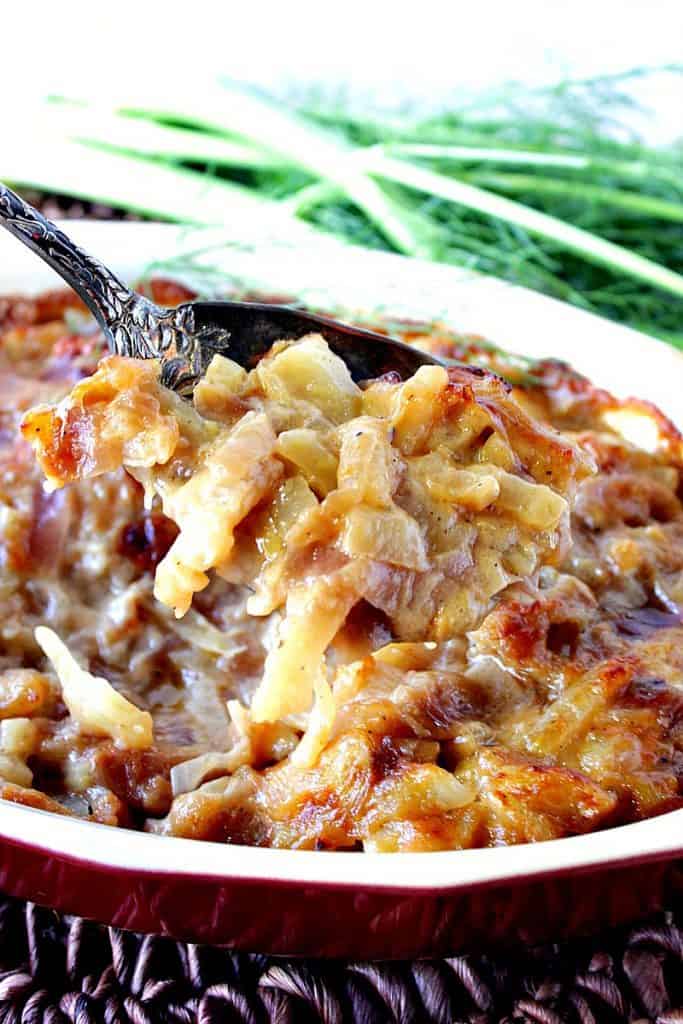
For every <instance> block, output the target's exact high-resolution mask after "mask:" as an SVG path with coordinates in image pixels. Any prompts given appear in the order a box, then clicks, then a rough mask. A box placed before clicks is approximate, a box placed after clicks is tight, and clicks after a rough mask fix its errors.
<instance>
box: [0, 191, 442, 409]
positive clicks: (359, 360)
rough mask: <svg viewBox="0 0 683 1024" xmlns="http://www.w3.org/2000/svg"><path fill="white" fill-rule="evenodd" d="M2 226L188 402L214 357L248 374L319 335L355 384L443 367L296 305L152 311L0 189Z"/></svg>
mask: <svg viewBox="0 0 683 1024" xmlns="http://www.w3.org/2000/svg"><path fill="white" fill-rule="evenodd" d="M0 224H1V225H2V226H3V227H5V228H7V230H8V231H9V232H11V234H13V235H14V236H15V238H18V239H19V241H20V242H23V243H24V245H26V246H28V248H29V249H32V250H33V252H35V253H36V254H37V255H38V256H40V258H41V259H42V260H44V261H45V262H46V263H47V264H49V266H50V267H52V269H53V270H55V271H56V272H57V273H58V274H59V275H60V276H61V277H63V278H64V280H65V281H66V282H67V284H69V285H70V286H71V287H72V288H73V290H74V291H75V292H76V293H77V294H78V295H79V296H80V298H81V299H82V300H83V302H84V303H85V304H86V306H87V307H88V308H89V309H90V311H91V312H92V314H93V316H94V317H95V319H96V320H97V322H98V323H99V325H100V326H101V328H102V330H103V331H104V335H105V338H106V340H107V344H108V346H109V349H110V350H111V351H112V352H114V353H116V354H118V355H122V356H132V357H135V358H138V359H159V360H161V364H162V376H161V379H162V381H163V383H164V384H165V385H166V386H167V387H170V388H172V389H173V390H175V391H178V392H180V393H181V394H183V395H185V396H189V395H191V393H192V390H193V388H194V385H195V384H196V382H197V381H198V380H199V379H200V378H201V377H202V375H203V374H204V372H205V370H206V368H207V367H208V365H209V363H210V362H211V359H212V358H213V356H214V355H216V354H220V355H223V356H227V357H228V358H230V359H233V360H234V361H235V362H237V363H239V364H240V366H243V367H245V369H251V368H252V367H253V366H255V364H256V363H257V362H258V361H259V359H260V358H261V356H262V355H263V354H264V353H265V352H267V351H268V349H269V348H270V347H271V345H272V344H273V342H275V341H278V340H280V339H282V340H292V341H293V340H296V339H297V338H302V337H304V336H305V335H306V334H311V333H315V334H321V335H322V336H323V338H324V339H325V341H326V342H327V344H328V345H329V347H330V349H331V350H332V351H333V352H335V353H336V354H337V355H338V356H340V357H341V358H342V359H343V360H344V362H345V363H346V365H347V366H348V368H349V371H350V373H351V376H352V377H353V379H354V380H355V381H357V382H361V381H365V380H372V379H374V378H376V377H381V376H383V375H384V374H386V373H397V374H398V375H399V376H400V378H401V379H403V380H405V379H406V378H408V377H410V376H412V374H414V373H415V371H416V370H417V369H418V368H419V367H420V366H423V365H425V364H427V363H432V364H436V365H445V364H444V363H442V361H441V360H439V359H437V358H436V357H434V356H431V355H428V354H427V353H425V352H420V351H419V350H418V349H415V348H412V347H411V346H410V345H406V344H404V343H403V342H401V341H396V340H395V339H394V338H387V337H385V336H384V335H381V334H374V333H373V332H372V331H365V330H363V329H362V328H360V327H352V326H351V325H350V324H344V323H341V322H340V321H338V320H331V319H329V318H328V317H324V316H317V315H316V314H313V313H305V312H303V311H302V310H300V309H297V308H295V307H293V306H278V305H271V304H268V303H261V302H228V301H222V302H202V301H196V302H184V303H182V304H181V305H179V306H176V307H174V308H173V309H165V308H163V307H162V306H157V305H155V303H153V302H151V301H150V300H149V299H147V298H145V297H144V296H143V295H139V294H138V293H137V292H134V291H132V290H131V289H130V288H128V286H127V285H125V284H124V283H123V282H122V281H121V280H120V279H119V278H118V277H117V276H116V275H115V274H113V273H112V272H111V270H109V269H108V268H107V267H105V266H104V264H103V263H100V262H99V260H96V259H95V258H94V257H93V256H90V255H88V253H86V252H84V251H83V249H81V248H80V247H79V246H77V245H76V244H75V243H74V242H73V241H72V240H71V239H70V238H69V237H68V235H66V234H65V233H64V232H63V231H62V230H61V229H60V228H58V227H57V225H56V224H53V223H52V222H51V221H49V220H47V218H45V217H43V215H42V214H41V213H40V212H39V211H38V210H36V209H35V208H34V207H33V206H31V205H30V204H29V203H27V202H25V201H24V200H23V199H22V198H21V196H18V195H17V194H16V192H13V191H12V190H11V189H9V188H7V186H6V185H3V184H2V183H0Z"/></svg>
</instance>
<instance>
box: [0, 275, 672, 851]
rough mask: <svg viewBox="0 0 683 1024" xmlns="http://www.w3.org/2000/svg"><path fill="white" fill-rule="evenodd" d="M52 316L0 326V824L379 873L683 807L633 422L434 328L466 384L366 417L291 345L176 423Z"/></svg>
mask: <svg viewBox="0 0 683 1024" xmlns="http://www.w3.org/2000/svg"><path fill="white" fill-rule="evenodd" d="M156 287H157V290H159V289H162V290H163V291H164V292H165V293H166V294H165V295H164V296H163V300H165V301H168V298H169V294H168V293H169V292H170V293H173V291H174V287H173V286H171V285H169V284H165V285H164V284H163V283H158V284H157V285H156ZM178 297H180V296H178ZM70 301H71V300H67V299H66V298H65V297H62V296H46V297H44V298H43V299H42V300H39V301H38V302H23V303H22V302H21V301H20V300H14V301H9V300H8V301H6V302H5V303H4V306H3V305H2V304H0V317H2V319H1V320H0V331H1V334H0V360H1V363H0V380H1V381H2V384H3V388H4V402H3V409H2V423H1V424H0V429H1V430H2V434H1V438H0V443H1V447H0V459H1V460H2V486H1V488H0V547H1V550H2V556H3V559H2V571H1V573H0V600H1V601H2V607H3V611H4V615H3V620H2V623H1V624H0V718H1V719H2V724H1V726H0V779H1V780H2V781H1V782H0V795H2V796H4V797H5V798H6V799H11V800H15V801H18V802H22V803H27V804H30V805H32V806H38V807H44V808H48V809H52V810H55V811H57V812H59V813H66V814H77V815H81V816H84V817H89V818H92V819H93V820H96V821H101V822H106V823H109V824H112V825H120V826H124V827H130V828H143V829H146V830H148V831H154V832H161V833H165V834H171V835H181V836H189V837H196V838H204V839H212V840H218V841H224V842H233V843H247V844H255V845H270V846H278V847H295V848H315V849H366V850H373V851H393V850H435V849H458V848H463V847H472V846H486V845H501V844H502V845H504V844H509V843H519V842H529V841H538V840H541V839H548V838H554V837H558V836H563V835H569V834H576V833H581V832H586V831H590V830H593V829H597V828H603V827H607V826H609V825H614V824H617V823H622V822H625V821H630V820H634V819H638V818H642V817H646V816H649V815H653V814H660V813H662V812H664V811H666V810H670V809H672V808H675V807H678V806H682V805H683V801H682V800H681V795H680V790H681V786H680V779H681V773H682V769H681V764H682V761H681V749H682V746H683V724H682V722H683V718H682V717H681V714H680V711H681V708H682V707H683V705H682V703H681V695H682V694H683V624H682V623H681V618H680V611H681V605H682V604H683V506H682V504H681V467H682V466H683V441H682V439H681V436H680V435H679V434H678V432H677V431H676V429H675V428H674V427H673V425H672V424H670V423H669V422H668V421H667V420H665V418H664V417H663V416H662V415H661V414H659V413H658V412H657V411H656V410H655V409H653V408H652V407H650V406H648V405H647V404H646V403H641V402H636V401H630V402H619V401H617V400H615V399H614V398H612V397H611V396H610V395H609V394H607V393H606V392H604V391H601V390H598V389H596V388H595V387H593V386H592V385H590V384H589V383H588V382H587V381H585V380H584V379H583V378H581V377H579V376H578V375H576V374H575V373H573V372H572V371H571V370H570V369H568V368H567V367H566V366H563V365H561V364H558V363H555V362H552V361H547V362H543V363H539V364H538V365H537V366H535V367H534V373H533V376H528V375H521V376H520V375H519V374H518V373H517V371H516V369H515V362H514V360H512V359H511V360H510V363H509V364H507V363H506V361H505V358H504V357H502V356H500V355H498V356H493V355H492V354H491V353H490V352H489V351H488V350H486V349H484V348H482V347H480V346H479V345H478V344H477V343H476V341H471V342H467V341H463V339H459V338H457V337H456V336H454V335H452V334H449V333H448V332H447V331H444V330H443V329H438V328H435V329H434V330H433V331H432V332H431V333H429V334H427V333H425V334H422V335H420V337H419V342H420V344H423V345H425V346H427V347H431V348H432V350H434V351H438V352H439V353H441V354H445V355H453V356H457V357H458V358H459V359H463V358H464V359H465V360H467V361H471V362H473V363H478V364H481V363H484V364H488V365H485V366H484V368H482V367H481V366H479V365H473V366H471V367H462V366H454V367H452V368H451V369H449V370H445V369H442V368H439V367H433V366H425V367H423V368H421V369H420V370H419V371H418V372H417V373H416V374H415V376H414V377H413V378H411V379H410V380H408V381H406V382H401V381H399V380H398V379H393V378H392V377H387V378H382V379H380V380H376V381H371V382H368V383H367V384H365V385H364V386H363V387H358V386H357V385H356V384H354V382H353V381H352V380H351V378H350V376H349V374H348V371H347V370H346V368H345V366H344V364H343V363H342V362H341V361H340V360H339V359H338V358H336V357H335V356H334V355H333V354H332V353H331V352H330V351H329V350H328V348H327V346H326V344H325V342H324V341H323V340H322V339H321V338H320V337H317V336H309V337H307V338H305V339H302V340H301V341H299V342H296V343H286V344H285V343H278V344H277V345H275V346H274V348H273V349H272V350H271V352H270V353H269V354H268V355H267V356H266V357H265V358H264V359H263V360H262V361H261V362H260V363H259V364H258V366H257V367H256V368H255V369H254V370H252V371H251V372H250V373H247V372H245V371H244V370H243V369H242V368H240V367H238V366H237V365H236V364H234V363H232V362H230V361H229V360H227V359H224V358H222V357H215V359H214V361H213V363H212V364H211V366H210V368H209V371H208V373H207V375H206V377H205V379H204V380H203V381H202V382H201V383H200V385H199V386H198V387H197V389H196V391H195V395H194V402H193V404H189V403H186V402H183V401H182V400H180V399H179V398H177V397H176V396H174V395H173V394H171V393H170V392H168V391H167V390H166V389H164V388H163V387H161V386H160V384H159V380H158V366H157V365H156V364H155V363H153V362H148V361H147V362H142V361H135V360H128V359H123V358H120V357H112V356H105V357H104V358H100V357H102V354H103V349H102V339H101V337H100V336H99V335H98V334H97V333H96V332H95V331H94V328H91V327H90V326H89V323H88V321H87V319H86V318H85V317H84V316H83V315H82V314H80V313H78V312H74V311H73V310H67V309H66V308H65V307H66V305H67V304H68V302H70ZM405 333H406V334H407V335H410V334H411V333H412V332H411V331H410V329H409V328H408V327H406V332H405ZM494 370H498V371H500V372H501V373H503V374H504V375H505V377H508V378H509V379H511V380H512V381H513V383H514V387H513V386H511V385H510V384H508V383H507V382H506V380H504V379H503V377H501V376H499V375H498V374H497V373H496V372H493V371H494ZM27 442H28V443H27ZM29 445H30V446H32V447H33V449H34V452H35V454H36V455H37V458H38V462H39V463H40V466H41V468H42V471H43V474H44V478H45V483H44V482H43V479H42V478H41V473H40V472H39V470H38V467H37V465H36V462H35V460H34V458H33V454H32V453H31V449H30V447H29Z"/></svg>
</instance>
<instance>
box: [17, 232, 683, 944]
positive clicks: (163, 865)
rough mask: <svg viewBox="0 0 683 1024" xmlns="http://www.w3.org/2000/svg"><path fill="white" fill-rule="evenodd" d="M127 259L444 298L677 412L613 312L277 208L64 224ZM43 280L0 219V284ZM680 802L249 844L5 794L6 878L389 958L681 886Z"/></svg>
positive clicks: (343, 289) (279, 288)
mask: <svg viewBox="0 0 683 1024" xmlns="http://www.w3.org/2000/svg"><path fill="white" fill-rule="evenodd" d="M69 230H70V231H72V233H73V234H74V236H75V237H76V239H77V240H78V241H80V242H81V243H82V244H83V245H84V246H86V247H87V248H89V249H90V250H91V251H93V252H97V253H98V254H99V255H101V256H102V257H103V258H104V259H105V260H106V261H107V262H108V263H110V265H112V266H113V267H114V268H116V269H117V270H118V271H119V272H121V273H123V274H127V275H128V276H135V275H136V274H138V273H139V272H140V271H142V270H144V268H145V267H146V266H148V265H149V264H150V263H151V262H153V261H156V260H158V259H159V258H160V257H165V258H169V257H172V256H174V255H175V254H176V253H178V252H179V251H181V250H183V249H185V250H190V251H195V252H196V251H197V250H202V251H205V253H206V258H207V259H209V260H210V262H211V263H212V265H213V266H214V267H215V266H216V265H219V266H220V267H221V268H222V269H223V270H224V271H225V273H226V275H228V276H229V277H230V278H232V279H238V280H239V281H240V282H242V283H243V284H244V285H246V286H247V287H249V288H261V289H263V290H267V291H268V292H269V293H271V294H287V295H292V294H296V295H298V296H300V297H301V298H302V299H303V300H304V301H306V300H307V301H309V302H312V303H314V304H317V305H320V306H323V307H326V308H341V309H343V308H346V309H348V310H362V311H365V312H369V311H373V310H374V311H381V312H383V313H387V314H388V313H390V314H392V315H394V316H410V317H414V318H428V317H431V318H433V317H438V318H440V319H443V320H446V321H447V322H450V323H452V324H453V326H454V327H457V328H458V329H460V330H462V331H467V332H476V333H479V334H483V335H485V336H487V337H489V338H491V339H492V340H494V341H495V342H497V343H498V344H500V345H502V346H503V347H507V348H510V349H511V350H517V351H522V352H525V353H527V354H529V355H541V354H543V355H546V354H552V355H555V356H559V357H561V358H565V359H568V360H571V361H572V362H573V363H574V365H575V366H576V367H577V368H578V369H579V370H581V371H583V372H585V373H587V374H588V375H589V376H591V377H592V378H593V379H594V380H595V381H596V382H597V383H600V384H604V385H606V386H608V387H609V388H610V389H611V390H613V391H615V392H617V393H620V394H627V393H637V394H638V395H639V396H641V397H644V398H649V399H651V400H654V401H656V402H657V403H658V404H659V405H660V406H662V407H663V408H664V410H665V411H666V412H667V413H668V414H669V415H670V416H672V417H673V418H674V419H675V418H676V416H677V412H678V409H677V405H678V402H679V396H680V393H681V384H682V383H683V361H682V360H681V358H680V356H679V355H678V354H677V353H676V352H674V351H673V350H671V349H669V348H667V347H666V346H664V345H662V344H661V343H659V342H657V341H654V340H651V339H646V338H644V337H643V336H642V335H638V334H636V333H635V332H633V331H630V330H628V329H626V328H622V327H619V326H617V325H614V324H609V323H606V322H603V321H601V320H599V319H597V318H595V317H592V316H590V315H589V314H586V313H583V312H581V311H579V310H576V309H571V308H569V307H566V306H564V305H562V304H561V303H558V302H555V301H553V300H550V299H545V298H542V297H540V296H537V295H535V294H533V293H530V292H527V291H525V290H524V289H519V288H514V287H511V286H509V285H506V284H503V283H502V282H498V281H492V280H490V279H485V278H480V277H472V276H471V275H463V274H460V273H458V272H457V271H454V270H453V269H452V268H447V267H441V266H435V265H430V264H422V263H420V262H418V261H409V260H405V259H403V258H401V257H394V256H388V255H384V254H377V253H365V252H356V251H351V250H349V248H347V247H345V246H342V245H341V244H339V243H334V242H320V241H319V240H317V239H313V238H312V237H309V236H308V235H307V234H306V232H302V236H301V240H300V242H297V243H296V244H295V245H292V244H291V243H287V244H285V243H283V242H281V241H280V240H279V239H278V238H277V235H276V234H275V235H273V233H272V226H266V225H258V224H256V225H255V224H254V223H253V221H251V222H250V223H249V225H241V224H239V223H236V225H235V231H234V235H233V239H232V242H231V244H229V245H228V244H226V242H225V240H224V239H223V238H222V237H221V236H220V234H219V233H217V232H213V231H208V232H207V231H204V232H200V233H197V232H193V233H192V234H191V235H188V234H187V232H186V231H182V230H180V229H177V228H174V227H170V226H160V225H148V224H95V223H85V222H83V223H81V224H73V223H72V224H70V225H69ZM52 283H53V280H52V279H51V278H50V277H49V276H48V272H47V271H45V269H44V268H43V266H42V265H41V264H40V263H39V262H38V261H36V260H33V259H31V257H30V256H29V255H28V254H25V253H24V252H23V251H22V250H20V248H19V247H18V246H17V245H16V243H14V242H13V241H12V240H11V239H9V238H5V237H2V238H0V294H2V293H4V292H9V291H17V290H21V291H25V292H30V291H38V290H40V289H41V288H44V287H47V286H49V285H51V284H52ZM681 855H683V811H674V812H671V813H669V814H664V815H662V816H660V817H658V818H654V819H651V820H649V821H644V822H640V823H637V824H631V825H626V826H622V827H618V828H614V829H612V830H608V831H604V832H598V833H595V834H590V835H584V836H579V837H574V838H568V839H559V840H554V841H552V842H541V843H536V844H532V845H527V846H517V847H501V848H492V849H483V850H465V851H453V852H444V853H423V854H407V853H399V854H361V853H333V852H304V851H289V850H270V849H253V848H248V847H242V846H237V845H223V844H217V843H208V842H196V841H189V840H185V839H177V838H167V837H161V836H156V835H148V834H144V833H139V832H130V831H126V830H123V829H121V830H119V829H114V828H108V827H106V826H103V825H96V824H91V823H88V822H85V821H81V820H79V819H76V818H68V817H60V816H57V815H53V814H50V813H47V812H44V811H40V810H34V809H32V808H28V807H23V806H19V805H15V804H12V803H7V802H3V801H0V889H2V890H3V891H5V892H7V893H10V894H12V895H14V896H18V897H21V898H23V899H27V900H32V901H35V902H37V903H41V904H45V905H49V906H53V907H56V908H58V909H59V910H62V911H67V912H71V913H75V914H78V915H81V916H83V917H86V918H92V919H95V920H98V921H101V922H105V923H110V924H113V925H116V926H118V927H123V928H130V929H135V930H138V931H146V932H156V933H163V934H166V935H170V936H173V937H175V938H178V939H185V940H191V941H195V942H208V943H221V944H226V945H230V946H234V947H237V948H240V949H245V950H258V951H261V952H271V953H281V954H289V955H297V954H299V955H302V956H304V955H305V956H353V957H354V958H359V957H368V958H397V957H417V956H429V955H433V954H448V953H452V952H455V951H457V950H459V949H462V948H464V947H467V948H469V949H472V948H475V947H476V946H477V945H478V944H481V945H484V944H485V945H486V946H487V947H490V946H491V944H492V943H494V942H501V943H511V942H515V941H523V942H525V943H530V942H534V941H537V940H542V939H543V938H547V937H550V936H552V937H554V938H557V939H559V938H561V937H563V936H566V935H570V934H575V933H580V932H582V931H593V930H595V929H597V928H600V927H603V926H607V925H611V924H615V923H618V922H624V921H627V920H634V919H636V918H637V917H639V916H641V915H643V914H645V913H647V912H648V911H650V910H652V909H654V908H657V907H659V906H661V905H663V904H664V903H665V902H666V901H667V900H670V898H671V895H672V892H673V890H674V889H676V888H677V887H679V886H680V885H681V882H682V879H681V871H680V866H679V858H680V857H681Z"/></svg>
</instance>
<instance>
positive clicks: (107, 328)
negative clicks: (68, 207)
mask: <svg viewBox="0 0 683 1024" xmlns="http://www.w3.org/2000/svg"><path fill="white" fill-rule="evenodd" d="M0 225H2V227H4V228H7V230H8V231H10V232H11V233H12V234H13V235H14V236H15V238H18V239H19V241H20V242H23V243H24V245H26V246H28V248H29V249H31V250H33V252H35V253H37V254H38V256H40V258H41V259H42V260H44V261H45V262H46V263H47V264H49V265H50V266H51V267H52V269H53V270H56V271H57V273H58V274H59V275H60V276H61V277H63V278H64V280H65V281H66V282H67V284H69V285H71V287H72V288H73V289H74V291H75V292H76V293H77V294H78V295H79V296H80V297H81V299H83V301H84V302H85V304H86V305H87V306H88V308H89V309H90V311H91V312H92V314H93V316H94V317H95V319H96V320H97V321H98V323H99V324H100V326H101V327H102V329H103V330H104V333H105V336H106V339H107V343H108V345H109V348H110V349H111V350H112V351H113V352H116V353H117V354H118V355H123V356H136V357H138V358H161V357H162V356H163V357H164V359H165V360H167V359H171V360H174V362H186V360H187V356H188V355H189V352H188V348H191V347H192V346H191V345H189V338H190V336H191V334H192V323H191V322H190V321H191V320H192V310H191V309H190V308H187V307H186V308H183V307H180V308H179V309H177V310H175V309H172V310H167V309H161V308H159V307H158V306H155V305H154V303H152V302H150V301H149V300H148V299H146V298H144V297H143V296H142V295H137V294H136V293H135V292H133V291H131V290H130V288H128V287H127V286H126V285H125V284H124V283H123V282H122V281H120V280H119V278H118V277H117V276H116V275H115V274H113V273H112V272H111V271H110V270H108V269H107V268H106V267H105V266H104V265H103V264H102V263H100V262H99V260H96V259H94V258H93V257H92V256H89V255H88V253H86V252H84V251H83V249H81V248H80V247H79V246H77V245H76V244H75V243H74V242H72V241H71V239H70V238H69V237H68V235H65V234H64V232H63V231H60V229H59V228H58V227H57V225H56V224H53V223H52V222H51V221H49V220H47V218H46V217H43V215H42V214H41V213H39V212H38V210H36V209H34V208H33V207H32V206H31V205H30V204H29V203H26V202H24V200H23V199H22V198H21V197H20V196H18V195H17V194H16V192H13V191H12V190H11V189H9V188H7V186H6V185H3V184H2V182H0ZM178 357H181V358H180V359H179V358H178ZM183 357H184V358H183Z"/></svg>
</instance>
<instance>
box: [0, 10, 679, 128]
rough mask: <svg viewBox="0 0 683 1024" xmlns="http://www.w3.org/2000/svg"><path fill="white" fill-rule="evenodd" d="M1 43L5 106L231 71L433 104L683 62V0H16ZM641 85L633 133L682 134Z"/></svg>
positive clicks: (286, 84) (360, 96)
mask: <svg viewBox="0 0 683 1024" xmlns="http://www.w3.org/2000/svg"><path fill="white" fill-rule="evenodd" d="M0 45H1V46H2V56H1V58H0V87H1V88H2V96H3V106H4V105H5V104H6V103H8V102H11V103H13V104H16V103H21V100H22V99H23V98H24V97H29V96H31V95H33V96H35V95H41V94H43V93H45V92H46V91H61V92H66V93H69V92H71V93H77V94H78V95H85V96H89V97H92V98H98V97H106V95H107V93H108V90H110V89H111V87H112V84H113V83H115V82H116V81H117V80H119V79H121V78H127V79H129V78H138V77H141V78H143V79H144V78H145V77H147V76H154V77H155V78H157V79H161V80H164V79H167V78H173V79H182V80H183V82H186V83H187V88H190V89H201V85H202V81H203V79H204V77H205V76H207V75H217V74H224V75H227V76H229V77H231V78H233V79H237V80H241V81H246V82H250V83H253V84H257V85H260V86H263V87H265V88H267V89H269V90H273V91H275V93H276V94H279V95H292V94H293V95H294V96H298V95H300V94H301V93H302V92H304V91H307V90H309V89H310V88H311V87H315V88H316V89H318V90H319V91H321V92H322V93H323V95H324V96H326V97H327V98H332V99H335V98H347V99H350V100H351V101H353V102H354V103H355V104H356V105H359V104H367V103H369V104H371V105H373V106H381V107H385V108H400V107H401V106H402V105H404V104H405V103H406V101H409V102H410V103H411V104H417V105H418V106H421V107H423V108H424V107H427V108H434V107H439V106H443V105H446V104H449V103H450V104H454V105H458V104H460V103H462V102H464V101H465V99H466V97H467V96H468V95H470V94H471V93H472V92H477V91H479V90H481V89H489V88H493V87H497V86H500V85H502V84H504V83H506V82H509V81H522V82H526V83H527V84H529V85H540V84H545V83H551V82H554V81H557V80H559V79H561V78H563V77H566V76H568V75H571V76H580V77H582V76H592V75H597V74H605V73H611V72H617V71H620V70H624V69H627V68H631V67H633V66H636V65H650V66H651V65H660V64H663V63H671V62H683V0H647V2H642V0H631V2H629V0H571V2H565V0H546V2H543V0H493V2H492V0H488V2H480V0H467V2H461V0H413V2H411V3H405V2H401V0H393V2H388V0H375V2H373V0H341V2H339V3H336V4H335V3H330V2H329V0H327V2H325V0H315V2H314V0H290V2H287V0H275V2H273V0H270V2H263V0H251V2H250V0H183V2H182V3H179V2H177V0H175V2H173V0H166V2H163V0H118V2H116V0H108V2H107V0H87V2H86V0H64V2H62V3H59V2H54V0H39V2H30V0H26V2H24V3H21V2H16V0H12V2H11V3H10V0H5V2H4V3H3V4H2V12H1V14H0ZM681 77H683V76H681ZM635 88H636V91H637V95H638V98H639V99H640V100H642V102H643V103H644V104H645V105H646V107H647V108H648V113H647V115H646V116H645V117H644V118H642V117H641V118H636V119H635V121H634V124H635V126H636V127H637V128H638V129H639V130H644V131H645V133H646V134H647V135H648V137H649V138H650V139H652V140H653V141H669V140H671V139H674V138H676V137H680V136H681V135H682V134H683V86H682V85H681V82H680V81H679V80H677V79H675V78H673V76H666V77H663V78H662V77H661V76H660V77H659V78H657V79H656V80H652V81H650V82H644V83H639V84H638V85H637V86H635ZM0 144H1V145H6V144H7V141H6V140H3V142H2V143H0Z"/></svg>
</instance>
